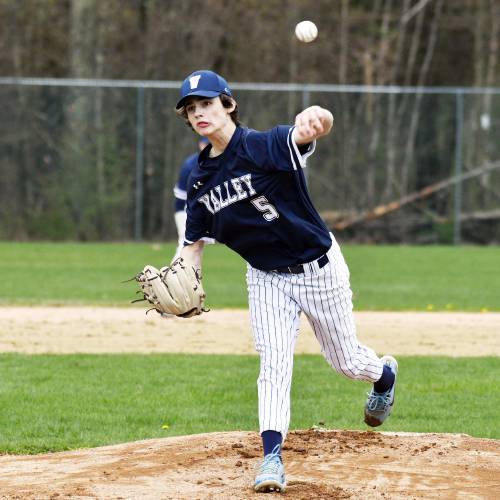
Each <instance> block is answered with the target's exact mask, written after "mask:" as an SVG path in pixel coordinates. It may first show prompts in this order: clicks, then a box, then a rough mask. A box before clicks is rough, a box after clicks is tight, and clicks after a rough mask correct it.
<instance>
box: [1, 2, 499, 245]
mask: <svg viewBox="0 0 500 500" xmlns="http://www.w3.org/2000/svg"><path fill="white" fill-rule="evenodd" d="M306 18H307V19H311V20H313V21H314V22H316V24H317V25H318V27H319V37H318V39H317V40H316V41H315V42H314V43H311V44H301V43H299V42H298V41H297V40H296V39H295V38H294V37H293V28H294V25H295V24H296V23H297V22H298V21H300V20H302V19H306ZM0 23H1V28H2V29H0V47H1V50H0V76H4V77H7V76H8V77H12V76H16V77H60V78H106V79H139V80H181V79H182V78H184V77H185V76H186V75H187V74H189V73H190V72H191V71H192V70H194V69H199V68H210V69H213V70H215V71H217V72H220V73H221V74H223V75H224V76H226V78H227V79H228V80H229V82H293V83H333V84H362V85H402V86H416V87H421V86H481V87H482V86H486V87H494V86H498V85H499V65H498V43H499V38H500V37H499V31H500V2H497V1H495V0H398V1H396V0H370V1H368V0H267V1H266V2H262V1H259V0H197V1H194V0H106V1H105V2H103V1H99V0H19V1H15V0H0ZM239 97H241V99H242V102H243V103H244V104H245V106H242V108H243V109H242V110H243V118H244V121H246V123H247V124H249V125H251V126H256V127H261V128H263V127H266V126H271V125H273V124H274V123H276V122H277V121H278V120H279V121H289V120H290V119H291V117H293V113H294V112H296V111H297V110H298V108H300V106H301V104H302V100H301V96H300V95H299V94H290V95H288V96H286V97H283V96H281V95H280V96H279V97H278V96H276V95H273V96H272V98H269V96H267V97H265V96H264V95H260V94H258V93H253V94H252V93H249V94H248V95H247V94H245V93H243V92H241V93H240V96H239ZM315 97H316V98H317V99H318V100H319V101H318V103H324V105H328V106H330V107H333V111H334V114H335V116H336V128H337V131H336V135H335V138H334V139H333V141H334V142H333V144H332V146H331V148H330V146H328V147H325V148H324V152H323V153H319V154H318V158H317V159H315V160H314V161H315V162H316V163H317V164H316V163H315V164H314V166H315V168H314V169H311V175H312V177H311V179H310V182H311V189H312V191H313V192H314V193H316V196H317V198H318V199H317V201H318V204H319V205H320V207H321V208H322V209H323V210H336V211H341V212H342V211H343V212H346V211H353V212H355V211H361V210H363V209H369V208H372V207H373V206H375V205H377V204H378V203H383V202H390V201H391V200H392V199H395V198H398V197H401V196H403V195H405V194H407V193H409V192H412V191H414V190H416V189H420V188H422V187H424V186H425V185H427V184H431V183H432V182H435V181H437V180H439V179H441V178H444V177H449V176H450V175H451V174H452V171H451V170H450V169H451V168H452V164H453V155H454V141H455V125H456V124H455V118H456V117H455V103H454V101H453V98H448V99H446V98H442V97H439V98H438V97H436V96H434V97H427V96H424V95H423V94H419V93H416V94H414V95H382V96H380V95H376V94H360V95H348V94H341V95H338V96H335V98H334V97H332V96H331V95H328V96H327V95H318V96H315ZM175 99H176V95H175V92H159V91H158V92H157V91H147V92H146V95H145V103H144V105H145V132H146V134H145V151H144V154H145V166H146V168H145V171H144V189H145V195H146V200H147V203H146V206H145V210H144V215H143V217H144V235H145V236H146V237H154V236H161V237H165V238H167V237H172V236H173V234H174V232H175V229H174V226H173V222H172V217H171V215H172V214H171V212H172V208H171V205H172V203H171V201H172V192H171V187H172V185H173V183H174V182H175V176H176V173H177V171H178V167H179V164H180V162H181V160H182V158H183V156H184V155H185V154H188V153H189V152H191V149H192V147H193V144H194V138H193V137H192V135H191V134H190V133H189V132H188V131H187V129H185V128H184V127H183V126H182V124H181V123H179V121H178V120H176V119H175V117H174V116H173V115H172V108H173V105H174V104H175ZM136 103H137V96H136V92H135V91H133V90H131V89H103V88H93V89H78V88H74V89H65V88H55V87H31V88H26V87H20V86H0V109H1V110H2V115H3V116H4V117H5V118H4V120H3V121H2V123H0V168H1V177H0V179H1V181H0V196H1V199H2V200H3V202H2V205H1V207H0V237H2V238H18V239H27V238H53V239H66V238H74V239H83V240H85V239H127V238H130V237H131V235H132V234H133V223H134V221H133V213H134V183H135V178H134V171H133V166H134V164H135V161H136V156H135V155H136V149H135V145H136V125H137V123H136V118H137V115H136ZM254 104H255V105H254ZM464 105H465V113H464V114H465V116H464V120H465V121H464V130H463V136H464V138H465V139H464V141H465V142H464V149H463V163H464V168H465V169H474V168H477V167H478V166H481V165H482V164H484V163H485V162H488V161H493V160H495V159H497V158H498V154H499V151H498V149H499V146H498V144H497V143H498V141H496V140H495V134H496V135H497V136H498V126H499V125H498V121H499V119H498V116H499V113H500V111H499V108H500V104H499V102H498V97H495V96H494V95H492V94H484V95H480V96H474V97H471V98H467V99H466V100H465V103H464ZM257 108H261V109H260V110H259V111H257V110H256V109H257ZM245 111H246V116H245ZM495 117H497V118H495ZM496 180H497V177H495V176H494V174H489V175H484V176H482V177H480V178H479V179H478V180H477V181H476V182H475V184H474V185H473V187H472V188H470V189H468V190H466V191H465V193H464V196H465V201H466V207H465V209H466V210H468V211H469V212H472V211H479V212H480V213H484V212H485V210H489V211H491V209H492V207H493V208H495V207H498V204H499V199H500V192H499V190H498V189H497V188H496V185H495V181H496ZM315 201H316V200H315ZM427 208H430V209H431V212H432V211H435V212H436V213H438V214H439V216H440V217H441V219H442V218H443V216H449V215H450V211H451V205H450V197H449V196H447V197H444V196H441V197H437V198H436V199H434V200H433V201H432V205H431V206H429V207H426V209H427ZM420 212H422V210H420ZM413 215H415V214H413ZM427 216H429V213H428V212H427ZM430 220H431V221H435V220H437V219H436V217H434V218H432V216H430ZM401 231H402V233H401V234H400V235H399V236H397V235H396V236H394V237H395V238H396V239H397V238H398V237H400V238H402V239H405V238H408V237H409V235H408V232H407V231H406V230H403V229H402V230H401Z"/></svg>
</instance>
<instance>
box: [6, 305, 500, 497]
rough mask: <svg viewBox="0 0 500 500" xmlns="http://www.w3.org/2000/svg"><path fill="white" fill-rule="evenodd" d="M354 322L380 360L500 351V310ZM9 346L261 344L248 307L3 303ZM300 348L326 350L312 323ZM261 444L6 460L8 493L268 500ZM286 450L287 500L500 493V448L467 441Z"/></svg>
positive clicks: (110, 449) (249, 347)
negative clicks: (178, 309) (201, 309)
mask: <svg viewBox="0 0 500 500" xmlns="http://www.w3.org/2000/svg"><path fill="white" fill-rule="evenodd" d="M356 322H357V326H358V336H359V338H360V340H361V341H362V342H364V343H366V344H368V345H370V346H372V347H374V348H375V349H376V350H377V351H379V352H380V353H383V352H385V351H386V349H387V348H388V346H390V350H391V353H393V354H396V355H398V354H405V355H406V354H408V355H410V354H423V355H428V354H434V355H436V354H439V355H448V356H464V355H467V356H483V355H489V356H491V355H497V356H498V355H500V314H499V313H486V314H466V313H458V314H456V313H364V312H362V313H356ZM0 351H3V352H14V351H15V352H25V353H42V352H44V353H48V352H52V353H70V352H87V353H98V352H204V353H211V352H213V353H227V354H229V353H230V354H238V353H242V354H248V353H253V344H252V339H251V335H250V330H249V321H248V312H246V311H212V312H211V313H210V314H207V315H203V316H201V317H199V318H194V319H191V320H182V319H163V318H160V317H159V316H158V315H156V313H155V314H154V315H153V316H151V315H148V316H145V315H144V311H143V310H139V309H136V308H127V309H125V308H110V309H108V308H87V307H83V308H67V307H64V308H58V307H50V308H43V307H37V308H27V307H4V308H0ZM296 352H297V353H299V352H307V353H317V352H319V348H318V346H317V342H316V341H315V339H314V335H313V333H312V331H311V329H310V327H309V326H308V325H307V324H306V323H305V322H303V323H302V333H301V334H300V336H299V339H298V343H297V349H296ZM360 411H361V409H360ZM259 441H260V440H259V437H258V435H257V433H256V432H255V433H248V432H230V433H212V434H202V435H193V436H184V437H172V438H165V439H154V440H147V441H138V442H133V443H127V444H121V445H113V446H106V447H101V448H94V449H85V450H76V451H70V452H62V453H52V454H45V455H36V456H0V471H1V474H0V498H1V499H37V500H38V499H53V500H54V499H62V498H72V499H89V498H95V499H116V500H118V499H155V500H156V499H158V500H159V499H172V500H174V499H175V500H177V499H179V500H182V499H236V500H239V499H247V498H269V497H270V496H269V495H264V494H256V493H254V492H253V490H252V483H253V479H254V476H255V468H256V467H257V466H258V464H259V462H260V460H261V456H260V453H261V451H260V442H259ZM283 455H284V460H285V463H286V472H287V478H288V487H287V491H286V492H285V493H284V494H283V495H281V497H283V498H290V499H307V500H309V499H311V500H312V499H321V500H326V499H344V498H353V499H408V498H440V499H447V498H450V499H451V498H453V499H457V498H459V499H493V498H495V499H496V498H498V492H499V491H500V441H498V440H491V439H479V438H473V437H470V436H467V435H462V434H413V433H388V432H387V433H385V432H379V431H377V432H362V431H348V430H343V431H339V430H324V429H317V430H312V429H311V430H303V431H293V432H291V433H290V434H289V435H288V437H287V440H286V444H285V447H284V451H283ZM276 498H280V497H276Z"/></svg>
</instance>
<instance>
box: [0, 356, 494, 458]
mask: <svg viewBox="0 0 500 500" xmlns="http://www.w3.org/2000/svg"><path fill="white" fill-rule="evenodd" d="M399 364H400V373H401V376H400V378H399V380H398V389H397V391H398V394H397V403H396V404H397V407H396V409H395V411H394V415H393V416H392V417H391V418H390V419H389V420H388V421H387V422H386V423H385V424H384V427H383V430H385V431H416V432H460V433H467V434H471V435H473V436H481V437H491V438H500V428H499V426H498V425H497V424H498V414H499V411H500V401H499V400H498V398H494V397H492V392H491V391H492V388H493V387H494V386H495V384H497V382H498V380H499V379H500V359H499V358H482V359H478V358H460V359H450V358H438V357H436V358H420V357H405V358H399ZM0 371H1V374H2V384H1V385H0V398H1V401H2V405H1V409H0V429H1V430H2V431H1V433H0V450H2V451H3V452H8V453H40V452H45V451H57V450H66V449H73V448H80V447H93V446H98V445H104V444H109V443H120V442H127V441H134V440H138V439H146V438H154V437H166V436H174V435H184V434H191V433H198V432H210V431H233V430H253V431H255V430H256V429H257V428H258V422H257V388H256V382H255V381H256V378H257V374H258V359H257V357H255V356H206V355H205V356H202V355H171V354H164V355H125V356H124V355H69V356H66V355H65V356H58V355H43V356H42V355H38V356H26V355H18V354H2V355H0ZM368 389H369V385H368V384H366V383H363V382H359V381H358V382H353V381H350V380H346V379H344V378H342V377H341V376H340V375H338V374H336V373H335V372H334V371H332V370H331V369H330V368H329V367H328V365H327V364H326V362H325V361H324V359H323V358H322V357H320V356H308V355H304V356H297V359H296V365H295V369H294V381H293V387H292V420H291V429H294V428H299V429H304V428H309V427H311V426H313V425H317V424H318V423H319V422H324V424H325V426H326V427H329V428H336V429H364V430H366V429H368V427H367V426H366V425H365V424H364V423H363V417H362V413H363V405H364V400H365V393H366V391H367V390H368ZM167 426H168V428H167Z"/></svg>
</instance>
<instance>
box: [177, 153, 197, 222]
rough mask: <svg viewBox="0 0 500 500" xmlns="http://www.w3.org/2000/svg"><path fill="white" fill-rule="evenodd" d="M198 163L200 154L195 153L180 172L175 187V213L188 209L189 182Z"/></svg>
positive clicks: (189, 157)
mask: <svg viewBox="0 0 500 500" xmlns="http://www.w3.org/2000/svg"><path fill="white" fill-rule="evenodd" d="M197 163H198V153H194V154H192V155H189V156H188V157H187V158H186V159H185V160H184V163H183V164H182V166H181V170H180V172H179V177H178V179H177V182H176V184H175V186H174V196H175V211H176V212H180V211H181V210H184V209H185V207H186V199H187V182H188V179H189V176H190V175H191V171H192V170H193V168H194V166H195V165H196V164H197Z"/></svg>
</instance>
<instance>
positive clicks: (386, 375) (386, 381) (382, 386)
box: [373, 365, 396, 392]
mask: <svg viewBox="0 0 500 500" xmlns="http://www.w3.org/2000/svg"><path fill="white" fill-rule="evenodd" d="M395 378H396V377H395V375H394V373H393V371H392V370H391V369H390V368H389V367H388V366H387V365H384V370H383V371H382V376H381V377H380V379H379V380H377V381H376V382H375V383H374V384H373V388H374V389H375V392H385V391H388V390H389V389H391V388H392V386H393V385H394V380H395Z"/></svg>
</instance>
